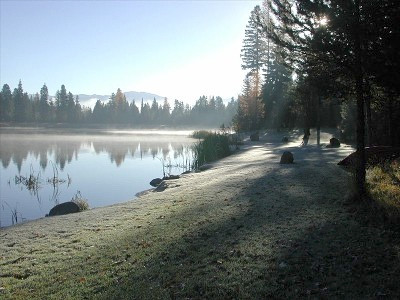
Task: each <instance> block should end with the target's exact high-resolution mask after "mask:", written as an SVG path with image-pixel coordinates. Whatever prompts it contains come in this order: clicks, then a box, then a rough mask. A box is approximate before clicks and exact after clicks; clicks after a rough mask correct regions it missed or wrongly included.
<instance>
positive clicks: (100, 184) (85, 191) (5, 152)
mask: <svg viewBox="0 0 400 300" xmlns="http://www.w3.org/2000/svg"><path fill="white" fill-rule="evenodd" d="M190 133H191V131H167V130H164V131H155V130H109V131H100V130H86V131H85V133H82V132H81V133H78V132H75V131H74V132H73V133H72V132H71V131H69V130H67V129H60V130H49V131H48V132H47V133H44V131H43V130H33V129H24V130H17V131H15V130H13V129H10V128H3V129H2V131H1V133H0V140H1V144H0V161H1V180H0V184H1V192H0V222H1V223H0V226H2V227H4V226H9V225H13V224H15V223H19V222H23V221H28V220H32V219H37V218H41V217H44V216H45V215H46V214H47V213H48V212H49V210H50V209H51V208H52V207H54V206H55V205H56V204H59V203H63V202H66V201H70V200H71V199H72V198H73V197H74V195H76V194H77V193H78V192H80V194H81V196H82V197H83V198H85V199H87V201H88V204H89V207H90V208H94V207H100V206H106V205H111V204H115V203H120V202H124V201H128V200H131V199H134V198H135V194H136V193H138V192H141V191H144V190H147V189H149V188H151V186H150V184H149V182H150V181H151V180H152V179H153V178H156V177H163V175H164V174H163V171H164V172H166V173H167V174H180V173H182V172H184V171H185V170H187V169H188V168H190V163H191V161H192V150H191V145H192V144H193V143H194V142H195V141H196V140H195V139H192V138H189V137H188V135H189V134H190ZM163 166H164V170H163ZM30 175H33V176H35V178H38V181H39V183H38V187H37V189H35V188H32V189H31V190H30V189H28V187H27V186H24V185H23V184H22V183H21V182H20V180H19V179H21V178H23V177H25V178H29V176H30ZM55 176H56V177H57V178H58V181H57V182H56V184H54V182H53V181H52V179H53V178H54V177H55Z"/></svg>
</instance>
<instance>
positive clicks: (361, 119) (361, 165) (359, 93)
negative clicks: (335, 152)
mask: <svg viewBox="0 0 400 300" xmlns="http://www.w3.org/2000/svg"><path fill="white" fill-rule="evenodd" d="M355 17H356V24H355V25H356V30H355V36H354V54H355V61H354V62H355V65H354V77H355V83H356V98H357V152H358V161H357V166H356V184H357V194H358V195H357V196H358V197H359V199H362V198H363V196H364V195H365V164H366V161H365V112H364V90H363V69H362V63H363V60H362V46H361V44H362V42H361V34H362V32H361V16H360V1H359V0H355Z"/></svg>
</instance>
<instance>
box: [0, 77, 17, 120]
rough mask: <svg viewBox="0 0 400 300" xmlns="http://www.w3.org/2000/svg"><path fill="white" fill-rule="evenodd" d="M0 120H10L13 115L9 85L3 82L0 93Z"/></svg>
mask: <svg viewBox="0 0 400 300" xmlns="http://www.w3.org/2000/svg"><path fill="white" fill-rule="evenodd" d="M0 97H1V98H0V120H1V121H7V122H9V121H12V120H13V117H14V103H13V98H12V93H11V89H10V86H9V85H8V84H4V85H3V88H2V90H1V93H0Z"/></svg>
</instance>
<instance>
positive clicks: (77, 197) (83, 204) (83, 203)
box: [71, 191, 89, 211]
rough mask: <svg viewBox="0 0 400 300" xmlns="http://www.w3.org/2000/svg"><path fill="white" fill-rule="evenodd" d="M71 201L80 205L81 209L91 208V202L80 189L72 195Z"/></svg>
mask: <svg viewBox="0 0 400 300" xmlns="http://www.w3.org/2000/svg"><path fill="white" fill-rule="evenodd" d="M71 201H72V202H74V203H76V204H77V205H78V207H79V210H80V211H84V210H87V209H89V203H88V201H87V199H85V198H83V197H82V194H81V192H80V191H77V192H76V194H75V195H74V196H73V197H72V199H71Z"/></svg>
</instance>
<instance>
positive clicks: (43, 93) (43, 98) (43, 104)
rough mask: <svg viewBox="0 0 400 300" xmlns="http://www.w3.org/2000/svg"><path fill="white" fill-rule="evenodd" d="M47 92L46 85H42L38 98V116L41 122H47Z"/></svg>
mask: <svg viewBox="0 0 400 300" xmlns="http://www.w3.org/2000/svg"><path fill="white" fill-rule="evenodd" d="M48 101H49V90H48V88H47V86H46V84H43V86H42V88H41V89H40V98H39V115H40V119H41V120H42V121H48V120H49V113H50V111H49V108H50V107H49V102H48Z"/></svg>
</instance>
